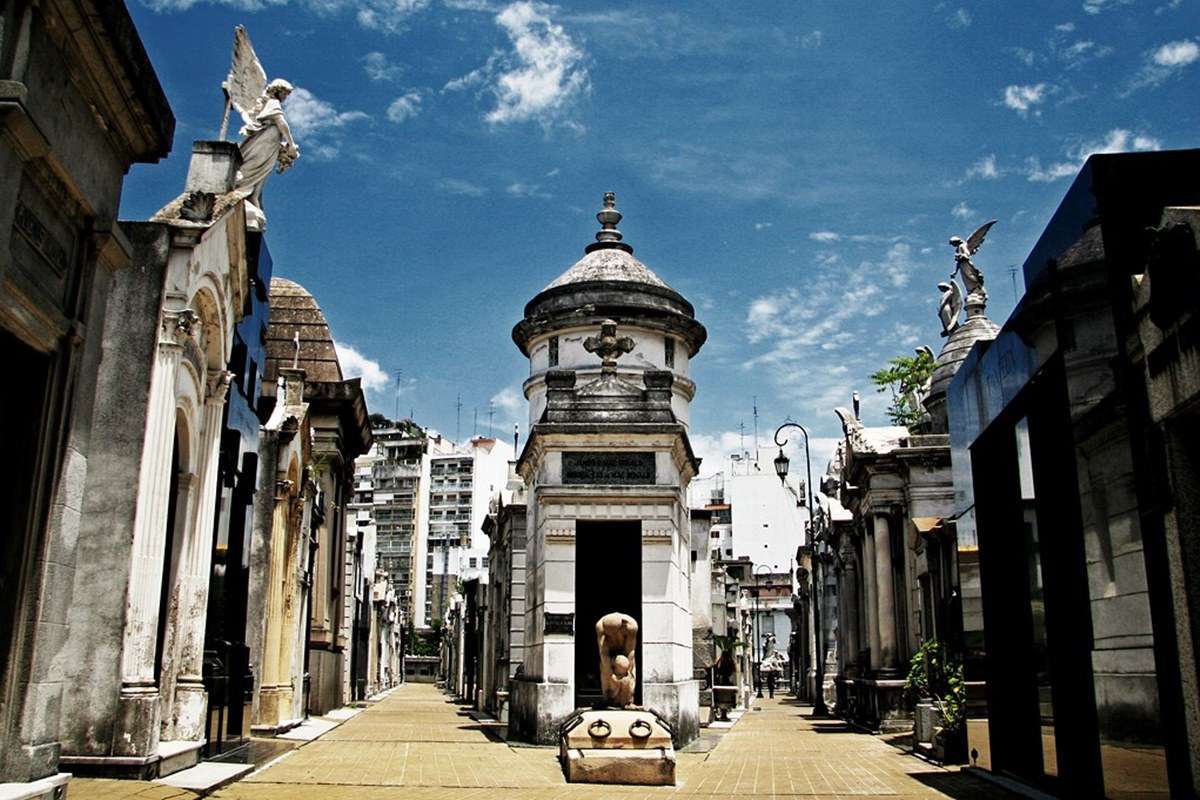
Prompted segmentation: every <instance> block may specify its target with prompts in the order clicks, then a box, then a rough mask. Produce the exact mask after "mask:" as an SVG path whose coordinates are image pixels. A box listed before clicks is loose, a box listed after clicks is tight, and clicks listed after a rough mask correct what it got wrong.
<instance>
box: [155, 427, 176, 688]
mask: <svg viewBox="0 0 1200 800" xmlns="http://www.w3.org/2000/svg"><path fill="white" fill-rule="evenodd" d="M179 461H180V454H179V431H178V430H177V431H175V444H174V446H173V447H172V449H171V485H170V488H169V489H168V490H167V535H166V538H165V539H164V540H163V571H162V582H161V584H160V585H159V589H158V638H157V639H156V640H155V642H154V682H155V683H156V684H157V685H158V686H159V688H160V689H161V688H162V670H163V658H164V656H165V655H166V653H165V650H166V647H167V627H168V625H169V617H170V609H169V603H170V600H171V587H172V586H174V584H175V574H174V573H175V567H176V563H175V525H176V523H177V519H176V517H177V515H176V512H177V511H178V510H179V509H178V506H179V505H180V502H179Z"/></svg>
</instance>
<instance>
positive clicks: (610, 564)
mask: <svg viewBox="0 0 1200 800" xmlns="http://www.w3.org/2000/svg"><path fill="white" fill-rule="evenodd" d="M614 611H617V612H620V613H622V614H628V615H629V616H631V617H633V618H634V619H635V620H637V622H638V626H639V628H640V626H641V624H642V523H641V522H640V521H638V520H633V521H619V522H593V521H587V522H585V521H580V522H577V523H576V524H575V706H576V708H588V707H591V706H594V705H596V704H598V703H599V702H600V700H601V697H602V695H601V694H600V650H599V648H598V647H597V645H596V623H597V622H598V621H599V620H600V618H601V617H603V616H604V615H605V614H611V613H612V612H614ZM644 635H645V631H642V630H639V631H638V642H637V673H638V674H637V678H638V680H637V688H636V690H635V692H634V698H633V701H634V702H635V703H638V704H640V703H641V702H642V669H643V665H642V639H643V638H644Z"/></svg>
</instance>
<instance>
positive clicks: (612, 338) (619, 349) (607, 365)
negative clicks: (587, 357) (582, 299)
mask: <svg viewBox="0 0 1200 800" xmlns="http://www.w3.org/2000/svg"><path fill="white" fill-rule="evenodd" d="M633 345H634V342H633V339H631V338H629V337H628V336H617V323H616V322H615V321H614V320H611V319H606V320H604V322H601V323H600V335H599V336H589V337H588V338H586V339H584V340H583V349H584V350H587V351H588V352H589V353H595V354H596V355H598V356H600V365H601V366H602V367H603V368H604V370H606V371H608V370H615V369H616V368H617V359H618V358H620V357H621V356H623V355H625V354H626V353H628V352H630V351H632V350H633Z"/></svg>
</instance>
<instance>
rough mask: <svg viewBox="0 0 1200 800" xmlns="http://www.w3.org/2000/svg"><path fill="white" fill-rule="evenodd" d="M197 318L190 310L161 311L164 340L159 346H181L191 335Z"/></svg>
mask: <svg viewBox="0 0 1200 800" xmlns="http://www.w3.org/2000/svg"><path fill="white" fill-rule="evenodd" d="M199 319H200V318H199V317H198V316H197V315H196V312H195V311H192V310H191V309H190V308H181V309H177V310H165V309H164V310H163V317H162V334H163V337H164V340H162V341H160V342H159V344H167V345H177V346H179V347H182V346H183V343H184V342H186V341H187V340H188V339H189V338H190V337H191V335H192V330H193V328H195V326H196V323H197V322H198V321H199Z"/></svg>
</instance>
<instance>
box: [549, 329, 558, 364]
mask: <svg viewBox="0 0 1200 800" xmlns="http://www.w3.org/2000/svg"><path fill="white" fill-rule="evenodd" d="M550 366H552V367H557V366H558V337H557V336H551V337H550Z"/></svg>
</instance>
